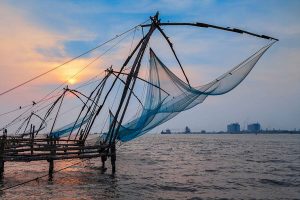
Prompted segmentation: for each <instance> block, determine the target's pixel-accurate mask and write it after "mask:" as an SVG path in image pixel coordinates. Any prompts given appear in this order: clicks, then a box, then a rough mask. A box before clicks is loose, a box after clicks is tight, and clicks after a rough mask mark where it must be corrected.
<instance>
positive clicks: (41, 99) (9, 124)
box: [0, 31, 129, 130]
mask: <svg viewBox="0 0 300 200" xmlns="http://www.w3.org/2000/svg"><path fill="white" fill-rule="evenodd" d="M126 33H128V31H127V32H126ZM123 35H124V34H123ZM128 36H129V35H127V36H125V37H123V38H122V39H120V40H119V41H118V42H116V43H115V44H114V45H113V46H111V47H110V48H108V49H107V50H106V51H104V52H103V53H102V54H100V55H99V56H98V57H96V58H95V59H94V60H92V61H91V62H90V63H88V64H87V65H86V66H84V67H83V68H81V69H80V70H79V71H77V72H76V73H75V74H74V75H72V76H71V77H70V78H69V79H71V78H74V77H75V76H77V75H78V74H79V73H81V72H82V71H83V70H85V69H86V68H87V67H89V66H90V65H91V64H93V63H94V62H95V61H96V60H98V59H99V58H101V57H102V56H104V55H105V54H106V53H107V52H109V51H110V50H112V49H113V48H114V47H116V46H117V45H118V44H119V43H120V42H121V41H123V40H124V39H125V38H127V37H128ZM67 82H68V80H66V81H65V82H63V83H62V84H61V85H59V86H58V87H56V88H55V89H54V90H52V91H51V92H50V93H48V94H47V95H46V96H45V97H43V98H42V99H41V100H40V101H38V102H37V103H36V104H38V103H40V102H42V101H43V100H44V99H45V98H46V97H47V96H49V95H50V94H52V93H53V92H55V91H56V90H57V89H59V88H60V87H62V86H64V85H65V84H66V83H67ZM32 107H33V105H32ZM32 107H31V108H32ZM31 108H29V109H27V110H26V111H25V112H23V113H22V114H21V115H19V116H18V117H17V118H15V119H14V120H13V121H11V122H10V123H9V124H7V125H6V126H4V127H3V128H1V129H0V130H3V129H5V128H7V127H9V126H11V125H12V124H13V123H14V122H15V121H16V120H18V119H19V118H20V117H22V116H23V115H24V114H25V113H27V112H28V111H29V110H30V109H31Z"/></svg>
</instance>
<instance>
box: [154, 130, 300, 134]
mask: <svg viewBox="0 0 300 200" xmlns="http://www.w3.org/2000/svg"><path fill="white" fill-rule="evenodd" d="M160 134H162V135H172V134H182V135H191V134H204V135H207V134H233V135H234V134H252V135H253V134H257V135H258V134H300V131H260V132H256V133H253V132H248V131H240V132H234V133H233V132H224V131H219V132H190V133H185V132H171V133H166V132H161V133H160Z"/></svg>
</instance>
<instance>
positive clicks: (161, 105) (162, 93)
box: [103, 43, 274, 142]
mask: <svg viewBox="0 0 300 200" xmlns="http://www.w3.org/2000/svg"><path fill="white" fill-rule="evenodd" d="M273 44H274V43H270V44H268V45H266V46H264V47H263V48H261V49H260V50H258V51H257V52H256V53H254V54H253V55H252V56H250V57H249V58H247V59H246V60H244V61H243V62H241V63H240V64H239V65H237V66H235V67H233V68H232V69H231V70H229V71H228V72H226V73H224V74H223V75H221V76H219V77H218V78H217V79H215V80H213V81H211V82H209V83H207V84H205V85H202V86H198V87H192V86H190V85H188V84H187V83H185V82H184V81H182V80H181V79H180V78H179V77H178V76H176V75H175V74H174V73H173V72H172V71H170V70H169V69H168V67H167V66H165V65H164V64H163V63H162V61H161V60H160V59H159V58H158V57H157V56H156V54H155V53H154V52H153V50H151V49H150V68H149V80H148V82H149V83H150V84H148V87H147V91H146V97H145V101H144V103H143V105H144V106H143V108H142V110H141V111H140V112H139V113H138V114H137V116H138V117H136V118H135V119H133V120H131V121H129V122H127V123H125V124H123V125H121V126H120V129H119V132H118V133H117V134H118V135H117V137H116V138H117V139H118V140H120V141H122V142H126V141H130V140H132V139H135V138H137V137H139V136H141V135H143V134H145V133H147V132H148V131H150V130H151V129H153V128H155V127H157V126H159V125H161V124H162V123H164V122H166V121H168V120H170V119H172V118H173V117H175V116H176V115H177V114H179V113H180V112H182V111H185V110H188V109H190V108H192V107H194V106H196V105H198V104H200V103H202V102H203V101H204V100H205V99H206V97H207V96H209V95H222V94H225V93H227V92H229V91H231V90H232V89H234V88H235V87H236V86H238V85H239V84H240V83H241V82H242V81H243V80H244V79H245V78H246V76H247V75H248V74H249V72H250V71H251V70H252V69H253V67H254V66H255V64H256V63H257V62H258V60H259V59H260V58H261V56H262V55H263V54H264V53H265V52H266V51H267V50H268V48H270V47H271V46H272V45H273ZM110 118H111V120H110V121H111V122H112V119H113V118H114V116H113V115H112V113H110ZM103 136H105V138H106V140H107V139H108V138H109V137H110V134H107V133H106V134H104V135H103Z"/></svg>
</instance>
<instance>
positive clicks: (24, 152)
mask: <svg viewBox="0 0 300 200" xmlns="http://www.w3.org/2000/svg"><path fill="white" fill-rule="evenodd" d="M98 157H101V161H102V169H105V161H106V159H107V157H111V163H112V172H113V173H115V161H116V148H115V144H112V145H108V144H97V145H87V144H86V143H85V141H84V140H83V139H81V138H79V139H76V140H70V139H63V138H53V137H48V136H46V137H39V138H35V137H34V132H32V133H30V135H29V137H27V138H23V137H14V136H8V135H7V132H6V131H4V132H3V135H2V136H0V177H1V179H2V178H3V175H4V168H5V165H4V164H5V162H31V161H48V163H49V176H52V174H53V172H54V161H55V160H66V159H91V158H98Z"/></svg>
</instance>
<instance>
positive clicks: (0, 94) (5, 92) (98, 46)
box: [0, 20, 149, 96]
mask: <svg viewBox="0 0 300 200" xmlns="http://www.w3.org/2000/svg"><path fill="white" fill-rule="evenodd" d="M147 21H149V20H146V21H145V22H143V23H141V24H139V25H137V26H134V27H133V28H130V29H128V30H126V31H124V32H123V33H121V34H118V35H116V36H115V37H113V38H111V39H109V40H107V41H106V42H104V43H102V44H99V45H97V46H96V47H94V48H92V49H90V50H88V51H86V52H84V53H82V54H80V55H78V56H76V57H74V58H72V59H70V60H68V61H66V62H64V63H62V64H60V65H58V66H56V67H54V68H52V69H50V70H48V71H46V72H44V73H42V74H39V75H37V76H35V77H33V78H31V79H29V80H27V81H25V82H23V83H20V84H18V85H16V86H14V87H12V88H10V89H8V90H6V91H4V92H2V93H0V96H2V95H4V94H7V93H9V92H11V91H13V90H15V89H17V88H19V87H21V86H23V85H26V84H27V83H30V82H32V81H34V80H36V79H38V78H40V77H42V76H44V75H46V74H48V73H50V72H52V71H54V70H56V69H58V68H60V67H62V66H64V65H66V64H68V63H70V62H72V61H74V60H76V59H78V58H80V57H82V56H84V55H86V54H88V53H90V52H92V51H95V50H96V49H98V48H100V47H102V46H104V45H105V44H107V43H109V42H111V41H113V40H115V39H117V38H119V37H120V36H122V35H124V34H126V33H128V32H130V31H132V30H134V29H136V28H137V27H139V26H141V25H142V24H144V23H146V22H147Z"/></svg>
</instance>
